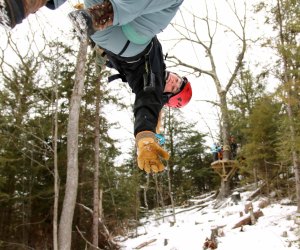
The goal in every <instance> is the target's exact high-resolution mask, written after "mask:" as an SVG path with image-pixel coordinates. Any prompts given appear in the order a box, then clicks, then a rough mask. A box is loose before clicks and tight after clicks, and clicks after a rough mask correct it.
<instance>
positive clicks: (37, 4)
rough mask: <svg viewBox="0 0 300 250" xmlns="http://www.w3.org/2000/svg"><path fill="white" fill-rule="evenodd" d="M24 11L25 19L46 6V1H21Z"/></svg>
mask: <svg viewBox="0 0 300 250" xmlns="http://www.w3.org/2000/svg"><path fill="white" fill-rule="evenodd" d="M22 1H23V6H24V10H25V17H27V16H28V15H29V14H32V13H35V12H37V11H38V10H39V9H40V8H41V7H43V6H44V5H46V3H47V1H48V0H22Z"/></svg>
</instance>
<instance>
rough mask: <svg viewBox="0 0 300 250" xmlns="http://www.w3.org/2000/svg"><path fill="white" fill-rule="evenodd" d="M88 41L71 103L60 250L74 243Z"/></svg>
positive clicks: (80, 57)
mask: <svg viewBox="0 0 300 250" xmlns="http://www.w3.org/2000/svg"><path fill="white" fill-rule="evenodd" d="M87 46H88V41H87V40H86V39H84V40H83V41H81V43H80V47H79V51H78V56H77V63H76V73H75V84H74V89H73V93H72V97H71V101H70V114H69V123H68V136H67V139H68V143H67V152H68V164H67V180H66V191H65V197H64V202H63V207H62V213H61V217H60V223H59V234H58V244H59V250H70V249H71V241H72V223H73V216H74V210H75V203H76V196H77V189H78V130H79V128H78V127H79V113H80V102H81V97H82V93H83V87H84V73H85V63H86V55H87Z"/></svg>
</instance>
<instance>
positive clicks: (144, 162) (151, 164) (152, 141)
mask: <svg viewBox="0 0 300 250" xmlns="http://www.w3.org/2000/svg"><path fill="white" fill-rule="evenodd" d="M135 139H136V145H137V150H138V152H137V153H138V157H137V161H138V167H139V168H140V169H141V170H145V171H146V172H147V173H150V172H151V171H152V172H154V173H157V172H161V171H163V170H164V168H165V167H164V165H163V164H162V162H161V158H163V159H165V160H169V158H170V155H169V153H168V152H167V151H165V150H164V149H163V148H162V147H161V146H159V144H158V143H157V142H156V138H155V134H154V133H153V132H151V131H142V132H140V133H138V134H137V135H136V137H135Z"/></svg>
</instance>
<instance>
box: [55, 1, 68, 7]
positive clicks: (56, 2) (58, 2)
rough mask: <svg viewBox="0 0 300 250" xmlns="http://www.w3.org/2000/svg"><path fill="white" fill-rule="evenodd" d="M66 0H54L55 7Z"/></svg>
mask: <svg viewBox="0 0 300 250" xmlns="http://www.w3.org/2000/svg"><path fill="white" fill-rule="evenodd" d="M65 1H66V0H53V2H54V5H55V8H58V7H59V6H61V5H62V4H63V3H64V2H65Z"/></svg>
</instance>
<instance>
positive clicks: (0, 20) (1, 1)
mask: <svg viewBox="0 0 300 250" xmlns="http://www.w3.org/2000/svg"><path fill="white" fill-rule="evenodd" d="M46 2H47V0H0V25H1V26H3V27H4V28H6V29H10V28H14V27H15V26H16V25H17V24H19V23H21V22H22V21H23V19H25V18H26V17H27V16H28V15H29V14H31V13H35V12H36V11H37V10H38V9H39V8H41V7H42V6H44V5H45V4H46Z"/></svg>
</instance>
